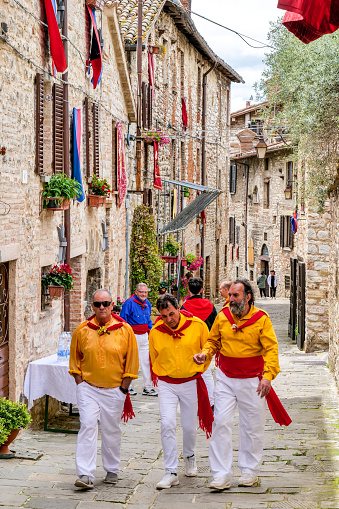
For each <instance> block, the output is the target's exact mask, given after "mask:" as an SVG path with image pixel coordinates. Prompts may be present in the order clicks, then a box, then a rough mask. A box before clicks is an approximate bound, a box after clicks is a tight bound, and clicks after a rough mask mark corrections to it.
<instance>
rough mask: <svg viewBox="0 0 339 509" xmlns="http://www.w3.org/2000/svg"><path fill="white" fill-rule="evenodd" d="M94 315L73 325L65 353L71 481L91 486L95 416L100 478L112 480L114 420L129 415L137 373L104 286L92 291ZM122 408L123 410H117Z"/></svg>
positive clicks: (116, 442) (117, 441) (126, 330)
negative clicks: (74, 431)
mask: <svg viewBox="0 0 339 509" xmlns="http://www.w3.org/2000/svg"><path fill="white" fill-rule="evenodd" d="M92 309H93V311H94V313H95V314H94V315H93V316H91V317H90V318H89V319H88V320H86V321H85V322H83V323H82V324H81V325H79V327H78V328H77V329H76V330H75V332H74V334H73V337H72V342H71V352H70V359H69V367H70V370H69V373H70V374H71V375H73V376H74V379H75V382H76V384H77V399H78V407H79V413H80V431H79V434H78V440H77V447H76V453H75V462H76V468H77V474H78V476H79V478H78V479H77V480H76V481H75V486H78V487H80V488H87V489H88V488H93V481H94V475H93V472H94V471H95V469H96V457H97V437H98V420H100V426H101V443H102V445H101V457H102V464H103V467H104V469H105V470H106V472H107V474H106V478H105V480H104V482H106V483H109V484H115V483H116V482H117V480H118V472H119V464H120V447H121V429H120V420H121V417H122V416H123V417H124V419H125V421H127V420H128V418H131V417H133V415H134V414H133V409H132V405H131V401H130V398H129V394H128V387H129V385H130V383H131V381H132V379H134V378H138V377H137V373H138V368H139V358H138V345H137V342H136V339H135V336H134V333H133V331H132V329H131V326H130V325H128V324H127V323H126V322H125V321H124V320H123V319H122V318H119V317H118V316H117V315H113V314H112V309H113V302H112V297H111V295H110V293H109V292H108V291H107V290H104V289H101V290H97V291H96V292H94V294H93V302H92ZM123 411H124V412H123Z"/></svg>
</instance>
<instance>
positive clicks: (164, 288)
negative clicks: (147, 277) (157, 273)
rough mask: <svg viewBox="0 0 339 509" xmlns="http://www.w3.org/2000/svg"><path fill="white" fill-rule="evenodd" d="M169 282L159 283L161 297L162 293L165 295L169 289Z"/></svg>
mask: <svg viewBox="0 0 339 509" xmlns="http://www.w3.org/2000/svg"><path fill="white" fill-rule="evenodd" d="M169 285H170V283H169V281H160V285H159V293H160V294H161V295H162V294H164V293H166V291H167V290H168V288H169Z"/></svg>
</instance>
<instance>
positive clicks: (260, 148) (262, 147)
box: [255, 136, 267, 159]
mask: <svg viewBox="0 0 339 509" xmlns="http://www.w3.org/2000/svg"><path fill="white" fill-rule="evenodd" d="M255 150H256V151H257V157H258V158H259V159H264V157H265V155H266V150H267V145H266V143H265V141H264V138H263V137H262V136H260V138H259V141H258V143H257V144H256V147H255Z"/></svg>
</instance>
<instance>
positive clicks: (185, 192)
mask: <svg viewBox="0 0 339 509" xmlns="http://www.w3.org/2000/svg"><path fill="white" fill-rule="evenodd" d="M183 191H184V196H185V197H188V196H189V195H190V190H189V187H184V189H183Z"/></svg>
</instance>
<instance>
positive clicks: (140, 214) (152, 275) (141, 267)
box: [130, 205, 164, 305]
mask: <svg viewBox="0 0 339 509" xmlns="http://www.w3.org/2000/svg"><path fill="white" fill-rule="evenodd" d="M130 258H131V280H132V283H134V284H135V283H140V282H143V283H147V286H148V288H149V292H148V298H149V300H150V301H151V303H152V304H153V305H154V304H155V302H156V300H157V298H158V288H159V284H160V280H161V277H162V271H163V266H164V262H163V260H162V259H161V258H160V256H159V252H158V246H157V242H156V227H155V220H154V217H153V215H152V214H150V209H149V207H146V206H145V205H140V206H138V207H136V208H135V210H134V215H133V223H132V235H131V252H130Z"/></svg>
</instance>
